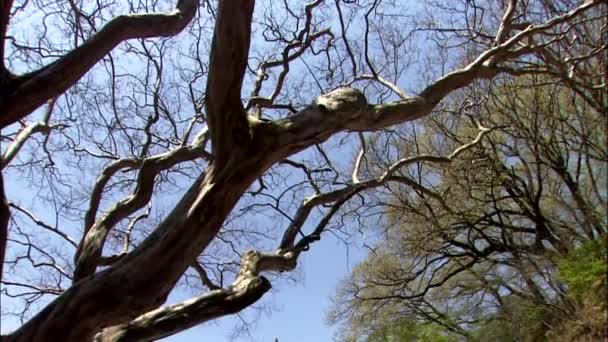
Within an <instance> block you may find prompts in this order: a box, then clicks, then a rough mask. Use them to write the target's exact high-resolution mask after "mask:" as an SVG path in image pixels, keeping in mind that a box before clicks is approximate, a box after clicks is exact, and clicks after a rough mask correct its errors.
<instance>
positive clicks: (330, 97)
mask: <svg viewBox="0 0 608 342" xmlns="http://www.w3.org/2000/svg"><path fill="white" fill-rule="evenodd" d="M314 105H315V106H316V107H317V108H319V109H320V110H322V111H324V112H328V113H331V114H332V115H334V116H337V117H339V118H341V119H348V118H355V117H357V116H359V114H361V113H362V112H363V111H365V109H366V108H367V99H366V98H365V95H363V93H362V92H361V91H360V90H358V89H353V88H338V89H336V90H334V91H331V92H329V93H327V94H324V95H321V96H319V97H317V99H316V100H315V102H314Z"/></svg>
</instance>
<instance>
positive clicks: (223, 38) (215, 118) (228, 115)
mask: <svg viewBox="0 0 608 342" xmlns="http://www.w3.org/2000/svg"><path fill="white" fill-rule="evenodd" d="M254 4H255V1H253V0H247V1H237V0H226V1H220V2H219V4H218V6H219V8H218V16H217V19H216V23H215V31H214V34H213V42H212V44H211V55H210V61H209V76H208V78H207V92H206V94H205V104H206V109H207V122H208V125H209V131H210V134H211V144H212V149H213V156H214V158H215V162H216V163H217V165H219V166H221V165H223V164H224V163H225V161H226V157H227V155H229V154H230V150H231V147H232V146H233V145H234V144H235V143H236V144H248V143H249V142H250V132H249V127H248V123H247V115H246V113H245V110H244V108H243V104H242V102H241V87H242V85H243V77H244V75H245V68H246V67H247V59H248V57H249V41H250V36H251V17H252V15H253V8H254Z"/></svg>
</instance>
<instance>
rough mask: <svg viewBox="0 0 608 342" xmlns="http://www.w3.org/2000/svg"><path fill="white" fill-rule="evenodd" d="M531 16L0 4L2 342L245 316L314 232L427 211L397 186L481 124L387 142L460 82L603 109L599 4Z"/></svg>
mask: <svg viewBox="0 0 608 342" xmlns="http://www.w3.org/2000/svg"><path fill="white" fill-rule="evenodd" d="M543 4H544V2H542V1H540V2H525V3H524V2H522V3H519V2H517V1H509V2H506V3H504V4H500V6H498V5H499V4H498V3H497V2H489V3H488V4H486V7H487V8H486V7H484V6H481V4H476V3H471V2H469V1H465V2H463V3H461V4H452V2H449V3H446V4H444V3H441V2H429V4H428V6H420V5H412V6H410V7H408V8H406V7H405V6H403V4H402V3H399V2H391V1H379V0H374V1H361V2H359V1H342V2H340V1H334V2H331V1H329V2H328V1H322V0H316V1H313V2H310V3H300V2H287V1H283V2H277V3H275V2H260V3H258V5H257V6H255V7H256V11H255V12H254V1H245V2H243V1H232V0H225V1H219V2H218V3H217V5H216V4H215V3H213V4H212V3H208V2H201V3H199V2H198V1H187V0H182V1H179V2H178V4H177V6H176V9H174V10H171V8H172V7H173V4H169V3H166V2H163V1H149V2H128V3H126V4H124V3H121V2H109V1H108V2H95V3H84V2H82V3H81V2H77V1H68V2H67V3H55V2H46V1H42V0H40V1H29V2H23V3H15V4H13V2H12V1H4V2H2V6H1V8H2V9H3V12H2V19H1V21H0V33H1V37H0V38H2V42H3V48H2V51H1V56H2V58H1V60H2V68H0V85H1V86H2V88H1V92H0V108H2V109H1V112H0V124H1V125H2V126H1V127H2V128H3V131H2V142H3V152H2V163H1V165H2V169H3V172H4V175H5V177H6V180H7V182H6V183H4V184H5V185H6V187H7V190H6V192H7V193H8V196H7V197H8V198H9V200H10V202H6V203H5V206H4V209H3V210H4V211H3V213H4V214H3V216H2V217H3V220H2V222H4V223H5V224H4V226H2V227H0V228H6V227H5V226H6V225H7V224H10V231H9V239H8V249H7V251H8V252H7V254H6V258H5V263H6V264H7V265H8V268H7V270H8V272H5V273H6V274H3V275H2V286H3V288H2V293H3V295H4V296H5V298H6V297H13V298H16V299H20V300H21V302H20V305H17V308H16V309H15V310H12V309H11V311H12V312H11V313H13V314H17V315H19V316H20V317H21V318H23V320H24V324H23V326H22V327H20V328H19V329H17V330H16V331H15V332H13V333H11V334H9V335H7V336H4V337H3V339H4V340H7V341H48V340H58V341H59V340H61V341H88V340H92V339H96V340H98V341H131V340H137V341H147V340H153V339H158V338H161V337H165V336H169V335H171V334H175V333H177V332H180V331H183V330H184V329H187V328H189V327H192V326H194V325H197V324H200V323H203V322H206V321H209V320H212V319H215V318H218V317H221V316H223V315H227V314H231V313H236V312H239V311H240V310H242V309H243V308H245V307H248V306H250V305H251V304H252V303H254V302H256V301H257V300H258V299H259V298H260V297H261V296H262V295H264V294H265V293H266V292H267V291H268V290H269V289H270V287H271V285H270V280H269V279H268V278H266V277H265V276H263V275H262V273H264V274H265V275H268V274H269V273H271V274H272V273H273V272H274V273H276V272H285V271H291V270H293V269H294V268H295V267H296V264H297V259H298V257H299V256H300V255H301V253H303V252H305V251H308V250H309V249H310V248H311V245H312V244H313V243H314V242H315V241H317V240H319V239H320V238H321V235H322V233H323V232H327V231H332V232H334V233H336V234H342V235H341V236H345V237H346V236H348V235H352V234H353V233H354V232H356V231H357V230H359V231H362V232H363V231H364V228H365V226H367V225H369V224H370V223H374V222H375V224H377V223H378V222H381V221H382V218H383V216H382V215H383V212H382V211H380V212H379V211H378V207H377V206H374V205H373V202H372V201H371V200H372V199H378V198H380V199H381V198H383V196H384V194H383V192H382V190H384V191H387V190H390V189H392V188H393V187H395V186H397V187H400V186H408V187H412V188H414V189H415V190H416V191H421V192H425V193H427V190H425V189H426V188H427V187H425V186H424V184H422V185H421V184H420V183H419V182H417V181H412V179H410V178H408V177H404V176H403V172H406V171H407V170H409V169H410V168H411V167H413V166H415V165H416V164H417V163H419V162H423V161H434V162H438V163H447V162H451V161H453V160H456V159H457V158H458V157H461V156H463V155H467V153H470V152H471V151H476V148H479V146H480V144H482V142H483V141H484V139H485V138H487V137H489V136H490V135H491V133H492V132H493V131H495V130H496V129H497V128H496V127H494V126H491V125H488V124H486V123H485V119H484V118H481V117H475V118H474V119H475V120H474V125H473V126H472V127H469V130H468V131H466V132H462V133H459V134H462V135H460V136H459V137H460V138H459V141H457V143H452V144H449V145H446V144H443V143H442V142H441V141H438V145H437V147H436V149H437V150H436V151H437V152H441V153H440V154H432V155H426V154H420V153H422V151H420V150H418V151H417V150H415V149H411V150H409V151H405V152H402V151H401V150H400V149H398V148H396V147H399V146H403V144H399V145H395V144H393V143H392V141H393V140H392V139H393V138H395V137H397V136H399V135H401V134H402V133H401V132H402V129H404V126H398V125H400V124H403V123H405V122H408V121H412V120H415V119H419V118H422V117H425V116H427V115H429V114H430V113H431V112H432V111H433V110H434V109H435V108H437V106H438V105H439V104H440V102H441V101H445V102H444V104H447V103H451V101H456V100H457V97H456V98H454V99H453V100H452V99H450V98H447V97H448V95H450V94H453V93H454V91H457V90H462V89H463V88H464V87H466V86H468V85H471V84H473V83H475V82H479V83H483V82H482V80H489V79H492V78H494V77H496V76H497V75H511V76H510V77H514V76H519V75H520V74H529V73H533V74H534V73H542V74H546V75H547V77H550V78H551V79H559V80H561V81H562V82H570V83H572V85H569V87H570V89H574V90H575V91H576V92H577V98H578V97H580V98H582V99H583V100H581V101H585V103H587V104H588V105H589V106H591V107H594V108H604V107H602V106H604V102H602V99H603V98H602V96H603V90H602V89H603V88H602V84H605V79H604V77H605V76H604V74H603V73H602V72H600V71H598V69H597V68H596V69H594V65H595V64H593V63H592V62H589V61H590V60H595V59H599V58H600V57H601V56H602V55H603V54H605V50H606V46H605V44H603V43H602V40H601V38H602V37H601V35H603V34H605V26H602V25H603V21H604V20H605V5H603V3H602V2H600V1H585V2H582V3H570V2H569V1H564V2H562V3H559V6H556V7H548V6H543ZM497 6H498V7H500V8H496V7H497ZM487 9H492V11H487ZM126 12H135V13H161V14H130V15H120V13H126ZM483 13H489V15H485V14H484V15H482V14H483ZM497 13H500V14H497ZM446 20H447V21H446ZM443 23H445V24H446V25H444V24H443ZM593 25H595V26H597V27H601V28H602V29H601V30H592V29H587V27H592V26H593ZM586 30H587V31H586ZM180 31H183V32H182V33H181V34H180V35H179V38H176V39H163V38H155V39H152V37H158V36H171V35H175V34H177V33H178V32H180ZM573 32H576V34H574V35H573ZM574 36H576V37H574ZM579 37H580V38H579ZM564 45H567V46H569V47H570V48H569V49H568V52H566V53H567V54H568V55H564V54H559V55H557V57H556V55H554V53H555V51H562V47H563V46H564ZM564 56H567V58H566V57H564ZM561 57H564V61H561V60H560V59H559V58H561ZM556 58H557V59H556ZM572 70H574V72H571V71H572ZM505 77H506V76H505ZM357 89H360V90H357ZM244 94H247V95H244ZM408 94H416V95H408ZM441 106H443V105H441ZM439 108H441V107H439ZM396 125H397V126H396ZM370 131H374V132H377V133H375V134H374V135H370V136H368V135H367V133H365V132H370ZM432 138H433V137H432V136H428V138H427V139H429V141H432V140H433V139H432ZM453 138H454V140H455V139H456V135H455V133H454V135H453ZM376 142H386V143H385V145H384V148H381V149H380V151H381V153H384V154H385V155H386V156H389V157H391V159H390V162H389V163H380V160H381V159H379V158H377V161H378V163H376V160H372V159H371V155H370V153H371V152H369V151H368V147H369V148H371V146H374V148H375V149H378V147H377V145H376ZM378 146H379V145H378ZM359 147H362V148H361V152H360V153H356V150H358V149H359ZM345 152H346V153H352V154H356V156H355V157H354V158H353V163H350V162H349V160H345V158H344V157H343V155H344V154H345ZM370 161H373V162H374V163H373V165H372V164H370ZM368 166H369V167H368ZM463 186H464V185H463ZM27 188H29V189H30V192H31V193H32V194H33V196H32V197H33V198H31V199H26V198H22V197H24V196H23V195H24V194H23V193H20V191H19V189H27ZM2 190H4V189H2ZM372 190H373V191H372ZM447 195H449V193H448V194H446V196H447ZM428 196H434V197H437V193H436V192H428ZM442 196H443V194H441V196H439V197H440V198H441V197H442ZM2 197H3V198H4V194H3V196H2ZM455 199H456V200H460V199H459V198H455ZM437 200H439V199H437ZM446 200H448V198H446ZM449 200H451V199H449ZM585 203H587V204H588V205H590V204H591V203H593V202H589V200H587V202H585ZM585 203H583V204H585ZM370 204H372V205H370ZM8 206H10V208H11V209H10V215H11V216H10V221H9V218H8V216H7V215H6V213H7V207H8ZM425 210H426V209H425ZM577 210H581V209H577ZM584 215H587V214H584ZM587 217H588V218H589V220H591V221H589V224H590V226H589V227H591V234H594V235H595V234H598V227H594V226H593V224H594V223H593V217H594V216H593V213H592V214H591V215H587ZM268 218H270V219H272V221H271V220H269V219H268ZM440 219H442V217H441V216H440V215H439V216H437V218H436V220H440ZM418 225H420V226H422V222H418ZM599 228H600V229H601V227H599ZM2 232H3V234H5V232H6V229H3V230H2ZM2 237H3V239H2V240H3V241H5V240H6V238H5V237H6V235H3V236H2ZM543 239H545V238H544V237H543ZM545 240H546V239H545ZM479 248H481V247H479ZM2 250H3V251H4V248H2ZM195 278H198V281H199V283H198V284H196V283H194V282H193V279H195ZM181 285H186V286H190V287H192V288H193V290H194V291H196V294H193V296H194V297H193V298H191V299H190V300H187V301H184V302H182V303H177V304H173V305H167V306H164V307H163V306H161V305H162V304H163V303H165V301H166V298H167V296H168V295H169V294H170V293H171V291H172V290H174V289H175V288H176V287H179V286H181ZM204 289H208V290H209V291H206V290H204ZM18 303H19V302H18ZM420 308H421V310H427V307H426V306H421V307H420ZM429 308H430V307H429ZM75 322H77V323H75ZM457 324H458V323H456V324H455V325H453V327H456V326H457Z"/></svg>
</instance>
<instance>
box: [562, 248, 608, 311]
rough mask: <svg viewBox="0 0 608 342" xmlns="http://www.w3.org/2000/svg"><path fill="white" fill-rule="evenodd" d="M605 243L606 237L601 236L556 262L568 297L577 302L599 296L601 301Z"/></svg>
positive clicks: (607, 263)
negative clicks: (568, 294)
mask: <svg viewBox="0 0 608 342" xmlns="http://www.w3.org/2000/svg"><path fill="white" fill-rule="evenodd" d="M607 241H608V239H607V238H606V236H603V237H602V238H599V239H595V240H592V241H589V242H586V243H584V244H582V245H581V246H580V247H579V248H577V249H576V250H575V251H574V252H573V253H571V254H570V255H568V256H567V257H566V258H563V259H562V260H561V261H559V262H558V270H559V276H560V278H561V279H562V280H563V281H564V282H565V283H566V284H567V285H568V288H569V293H570V295H571V296H572V297H574V298H575V299H576V300H577V301H579V302H583V301H584V299H588V298H589V297H590V296H593V297H596V296H601V297H602V299H601V300H603V297H604V296H605V289H606V274H607V273H608V257H607V254H606V251H607V250H608V242H607ZM598 290H599V291H598ZM598 299H600V298H598Z"/></svg>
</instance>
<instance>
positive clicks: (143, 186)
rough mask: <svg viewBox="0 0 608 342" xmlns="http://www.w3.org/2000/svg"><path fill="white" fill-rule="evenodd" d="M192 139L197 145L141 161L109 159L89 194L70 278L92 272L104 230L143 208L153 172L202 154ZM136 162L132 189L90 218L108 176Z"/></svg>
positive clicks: (149, 197) (199, 146)
mask: <svg viewBox="0 0 608 342" xmlns="http://www.w3.org/2000/svg"><path fill="white" fill-rule="evenodd" d="M196 143H198V144H199V145H193V146H182V147H178V148H176V149H175V150H173V151H169V152H166V153H162V154H159V155H155V156H152V157H149V158H146V159H144V160H143V162H139V161H138V160H135V159H120V160H117V161H114V162H112V163H111V164H110V165H109V166H108V167H107V168H106V169H105V170H104V172H103V173H102V175H101V176H99V178H98V179H97V181H96V183H95V187H94V189H93V193H92V194H91V201H90V206H89V210H88V211H87V213H86V216H85V230H84V231H85V235H84V237H83V239H82V241H81V242H80V244H79V246H78V250H77V252H76V255H75V257H74V259H75V262H76V269H75V271H74V282H76V281H78V280H80V279H82V278H83V277H86V276H88V275H90V274H92V273H94V272H95V269H96V268H97V266H98V264H99V261H100V258H101V254H102V251H103V246H104V244H105V240H106V237H107V235H108V233H109V232H110V230H111V229H112V227H114V226H115V225H116V224H117V223H118V222H120V221H121V220H123V219H125V218H126V217H128V216H129V215H131V214H133V213H135V212H136V211H137V210H139V209H141V208H143V207H144V206H145V205H146V204H147V203H148V202H149V201H150V199H151V198H152V194H153V191H154V184H155V179H156V176H157V175H158V174H159V173H160V172H161V171H163V170H166V169H169V168H171V167H173V166H174V165H176V164H179V163H182V162H185V161H189V160H194V159H197V158H203V157H206V152H205V150H204V148H205V144H204V140H200V139H199V140H197V141H196ZM138 166H139V168H140V171H139V173H138V175H137V185H136V187H135V190H134V191H133V193H132V194H131V195H129V196H127V197H126V198H124V199H123V200H121V201H119V202H118V203H116V205H114V206H113V207H112V208H110V209H109V210H108V211H107V212H106V213H105V214H104V215H103V216H102V217H101V218H99V219H98V220H97V221H95V222H94V220H95V215H96V212H97V209H98V207H99V204H100V202H101V196H102V194H103V191H104V188H105V185H106V184H107V182H108V181H109V180H110V178H111V177H112V176H113V175H114V174H115V173H116V172H118V171H119V170H121V169H124V168H128V167H132V168H133V167H138ZM93 222H94V223H93Z"/></svg>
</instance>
